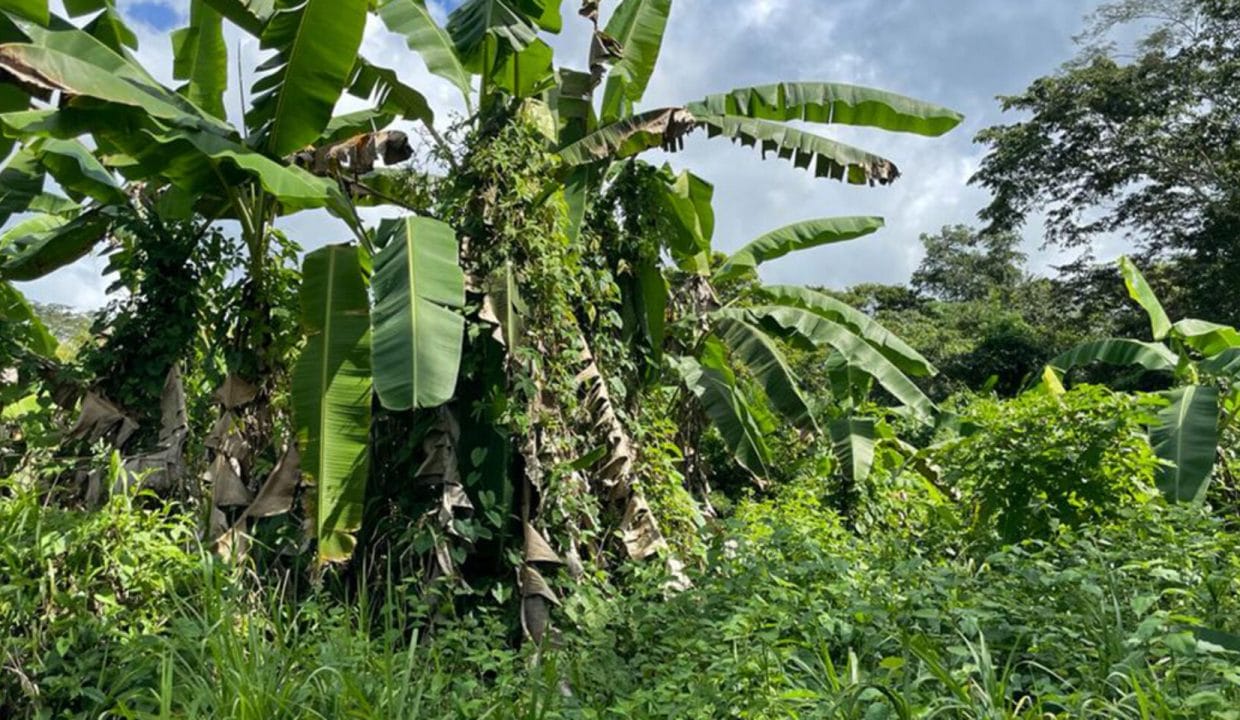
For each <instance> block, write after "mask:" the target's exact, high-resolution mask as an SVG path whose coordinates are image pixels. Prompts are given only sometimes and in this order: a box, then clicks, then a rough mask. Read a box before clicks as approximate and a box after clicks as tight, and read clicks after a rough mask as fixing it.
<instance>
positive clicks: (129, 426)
mask: <svg viewBox="0 0 1240 720" xmlns="http://www.w3.org/2000/svg"><path fill="white" fill-rule="evenodd" d="M137 429H138V423H136V422H134V421H133V420H131V419H130V418H129V417H128V416H127V415H125V413H123V412H121V409H120V408H119V407H117V406H116V405H114V404H113V403H111V402H109V401H108V400H106V399H104V397H103V396H102V395H99V394H98V393H96V392H87V393H86V396H85V397H83V398H82V411H81V414H80V415H78V420H77V423H76V424H74V426H73V428H72V429H71V430H69V438H70V439H72V440H85V441H86V442H89V443H93V442H96V441H98V440H100V439H102V438H105V437H106V438H108V439H110V440H111V442H112V445H113V446H115V447H118V448H119V447H124V445H125V441H127V440H128V439H129V438H130V436H132V435H133V434H134V432H136V431H137Z"/></svg>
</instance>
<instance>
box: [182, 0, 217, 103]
mask: <svg viewBox="0 0 1240 720" xmlns="http://www.w3.org/2000/svg"><path fill="white" fill-rule="evenodd" d="M172 56H173V61H172V77H173V79H175V80H182V81H184V83H185V84H184V85H182V86H181V87H180V88H179V89H178V92H180V93H181V94H182V95H184V96H185V97H186V98H188V99H189V101H190V102H192V103H194V104H195V105H197V106H198V107H200V108H202V109H203V111H205V112H207V113H209V114H211V115H213V116H215V117H217V118H220V119H221V120H223V119H225V112H224V91H225V90H227V89H228V47H227V46H226V45H225V44H224V20H223V18H222V17H220V14H219V13H218V12H216V11H215V10H214V9H212V8H211V6H210V5H208V4H207V2H206V1H205V0H191V3H190V8H189V26H188V27H184V28H181V29H180V30H176V31H174V32H173V33H172Z"/></svg>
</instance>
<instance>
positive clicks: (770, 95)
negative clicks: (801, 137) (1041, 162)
mask: <svg viewBox="0 0 1240 720" xmlns="http://www.w3.org/2000/svg"><path fill="white" fill-rule="evenodd" d="M688 109H689V112H692V113H693V114H694V115H700V116H708V115H716V116H733V117H747V118H756V119H761V120H775V121H778V122H786V121H789V120H805V121H807V122H814V123H834V124H841V125H861V126H865V127H875V128H880V129H883V130H890V131H894V132H908V133H916V134H918V135H929V136H938V135H942V134H943V133H946V132H948V131H949V130H951V129H952V128H954V127H956V126H957V125H959V124H960V121H961V120H963V119H964V116H963V115H961V114H960V113H958V112H956V111H954V110H949V109H948V108H945V107H940V106H938V105H934V104H932V103H928V102H923V101H921V100H915V99H913V98H909V97H905V96H903V95H897V94H895V93H891V92H887V91H885V90H875V89H873V88H866V87H859V86H856V85H845V84H842V83H815V82H786V83H776V84H773V85H761V86H758V87H746V88H738V89H736V90H733V91H732V92H728V93H720V94H718V95H711V96H709V97H707V98H706V99H704V100H701V101H699V102H695V103H691V104H689V105H688Z"/></svg>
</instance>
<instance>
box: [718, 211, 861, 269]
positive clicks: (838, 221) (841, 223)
mask: <svg viewBox="0 0 1240 720" xmlns="http://www.w3.org/2000/svg"><path fill="white" fill-rule="evenodd" d="M882 226H883V219H882V218H879V217H841V218H820V219H817V220H802V221H801V222H798V223H793V224H791V225H788V226H786V227H782V228H779V229H778V230H772V231H771V232H769V233H766V234H765V235H763V236H761V237H759V238H758V239H757V240H754V241H753V242H751V243H749V244H748V245H746V246H745V247H743V248H741V249H740V250H738V251H737V252H735V253H733V254H732V255H731V256H730V257H728V259H727V260H726V261H724V263H723V266H722V267H720V268H719V269H718V270H717V271H715V275H714V279H715V281H716V282H718V281H721V280H728V279H731V278H735V277H739V276H741V275H743V274H745V273H746V272H748V271H749V270H753V269H755V268H757V267H758V266H759V265H761V264H762V263H764V262H767V261H768V260H774V259H776V258H781V257H783V256H785V255H787V254H789V253H793V252H796V251H798V250H805V249H808V248H812V247H818V246H819V245H826V244H829V243H837V242H844V241H846V240H854V239H856V238H859V237H862V236H865V235H869V234H870V233H873V232H875V231H877V230H878V229H879V228H881V227H882Z"/></svg>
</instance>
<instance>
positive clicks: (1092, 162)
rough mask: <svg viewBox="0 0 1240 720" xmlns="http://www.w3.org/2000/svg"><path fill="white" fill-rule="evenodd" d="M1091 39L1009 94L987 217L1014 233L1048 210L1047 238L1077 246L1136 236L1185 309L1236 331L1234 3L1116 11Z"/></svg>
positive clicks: (1238, 32)
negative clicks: (1230, 282) (1165, 268)
mask: <svg viewBox="0 0 1240 720" xmlns="http://www.w3.org/2000/svg"><path fill="white" fill-rule="evenodd" d="M1190 28H1191V31H1190V30H1189V29H1190ZM1090 35H1091V38H1090V39H1092V40H1094V41H1095V42H1093V43H1091V44H1090V45H1087V46H1086V47H1085V48H1083V49H1082V52H1081V53H1080V54H1079V56H1078V57H1077V58H1076V59H1075V60H1073V61H1072V62H1070V63H1068V64H1067V65H1066V66H1064V67H1063V68H1062V69H1061V70H1059V71H1058V72H1056V73H1054V74H1051V75H1048V76H1045V77H1041V78H1038V79H1037V80H1035V81H1034V82H1033V83H1032V84H1031V85H1030V86H1029V87H1028V88H1027V89H1026V90H1024V91H1023V92H1021V93H1019V94H1016V95H1013V96H1009V97H1005V98H1003V106H1004V109H1006V110H1012V111H1017V112H1019V113H1021V114H1022V115H1023V116H1024V117H1022V119H1021V120H1020V121H1019V122H1014V123H1011V124H1007V125H999V126H996V127H992V128H989V129H987V130H984V131H982V133H981V134H980V135H979V136H978V139H979V140H980V141H981V142H983V143H985V144H987V145H989V146H990V149H991V151H990V153H989V154H988V155H987V157H986V158H985V160H984V161H983V163H982V166H981V169H980V170H979V172H978V173H977V175H976V177H975V178H974V179H973V182H975V183H978V184H981V185H982V186H984V187H985V188H987V189H988V190H990V191H991V192H992V193H993V200H992V202H991V204H990V206H989V207H987V208H986V209H985V211H984V212H983V213H982V215H983V218H984V219H985V220H987V221H989V222H990V223H991V224H992V225H993V227H995V228H999V229H1015V228H1017V227H1019V226H1020V225H1021V224H1022V223H1024V221H1025V220H1026V218H1028V217H1029V216H1031V215H1032V214H1034V213H1038V212H1043V211H1044V212H1045V214H1046V216H1047V222H1046V232H1047V235H1046V239H1047V240H1048V241H1049V242H1052V243H1054V244H1056V245H1059V246H1062V247H1070V248H1076V247H1085V246H1086V245H1087V244H1088V243H1089V242H1090V241H1091V240H1093V239H1095V238H1098V237H1100V236H1101V235H1102V234H1104V233H1113V232H1124V233H1128V234H1129V235H1130V236H1131V237H1132V238H1133V240H1134V241H1135V242H1136V243H1137V244H1138V246H1139V247H1140V248H1141V249H1142V251H1143V252H1145V253H1148V254H1150V255H1155V256H1162V257H1164V258H1166V259H1168V260H1169V261H1170V264H1171V274H1172V275H1173V277H1174V285H1175V286H1178V287H1180V288H1183V289H1184V290H1185V291H1186V292H1185V293H1184V295H1183V297H1182V300H1183V303H1184V305H1183V306H1182V311H1183V312H1184V313H1186V314H1190V315H1193V316H1196V317H1205V318H1209V319H1212V320H1218V321H1222V322H1229V323H1233V324H1234V323H1236V322H1238V321H1240V309H1238V308H1237V305H1236V304H1235V302H1234V300H1233V298H1232V297H1231V296H1229V295H1228V293H1227V291H1226V289H1225V288H1226V284H1225V283H1226V281H1225V280H1224V278H1229V277H1233V276H1234V275H1235V273H1236V268H1237V267H1238V265H1237V263H1238V262H1240V246H1238V245H1237V241H1236V238H1237V237H1240V235H1238V234H1237V220H1236V218H1237V217H1238V215H1237V207H1240V204H1238V203H1240V194H1237V192H1236V188H1237V187H1240V183H1238V182H1237V180H1238V179H1240V176H1238V175H1237V168H1240V164H1238V163H1237V158H1240V143H1238V142H1237V140H1236V138H1235V137H1234V136H1233V135H1230V134H1229V133H1227V132H1225V131H1222V128H1226V127H1230V126H1232V124H1233V123H1234V113H1235V106H1236V102H1237V94H1236V93H1237V85H1236V83H1234V82H1232V81H1231V79H1232V78H1234V75H1235V72H1236V69H1237V59H1236V57H1237V56H1236V47H1237V43H1238V42H1240V20H1238V18H1237V16H1236V13H1235V9H1234V7H1232V5H1231V4H1230V3H1228V2H1216V1H1215V0H1124V1H1122V2H1109V3H1105V4H1103V5H1102V6H1101V8H1100V9H1099V11H1098V15H1097V16H1096V18H1095V23H1094V26H1093V28H1092V29H1091V33H1090ZM1130 38H1137V41H1136V42H1131V40H1130ZM1112 41H1116V42H1112Z"/></svg>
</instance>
